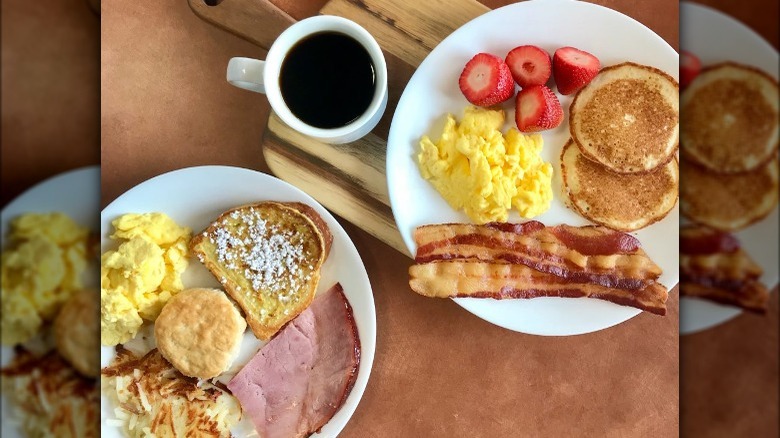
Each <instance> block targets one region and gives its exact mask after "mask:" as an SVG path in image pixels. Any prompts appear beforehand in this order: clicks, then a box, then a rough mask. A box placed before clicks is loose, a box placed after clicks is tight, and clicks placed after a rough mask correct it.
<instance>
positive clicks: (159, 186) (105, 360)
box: [100, 166, 376, 437]
mask: <svg viewBox="0 0 780 438" xmlns="http://www.w3.org/2000/svg"><path fill="white" fill-rule="evenodd" d="M263 200H274V201H297V202H303V203H306V204H308V205H310V206H311V207H313V208H314V209H315V210H316V211H317V213H319V214H320V216H322V218H323V219H324V220H325V222H326V223H327V224H328V227H330V230H331V232H332V233H333V245H332V247H331V250H330V255H329V256H328V259H327V260H326V261H325V264H324V265H323V266H322V277H321V279H320V283H319V288H318V290H317V291H318V293H319V292H324V291H326V290H328V289H329V288H330V287H331V286H333V284H335V283H336V282H340V283H341V285H342V287H343V288H344V294H345V295H346V297H347V299H348V300H349V303H350V305H352V311H353V314H354V317H355V323H356V324H357V328H358V335H359V336H360V344H361V354H360V367H359V369H358V375H357V380H356V382H355V386H354V387H353V388H352V392H351V393H350V394H349V397H348V398H347V400H346V401H345V403H344V405H343V406H342V407H341V409H339V411H338V412H336V415H334V416H333V418H332V419H331V420H330V421H329V422H328V423H327V424H325V426H323V427H322V430H321V431H320V433H317V434H314V435H312V436H314V437H333V436H336V435H337V434H338V433H339V432H340V431H341V429H342V428H343V427H344V425H346V424H347V421H349V419H350V417H351V416H352V413H353V412H354V411H355V408H356V407H357V405H358V402H359V401H360V398H361V397H362V395H363V391H364V390H365V388H366V384H367V382H368V377H369V374H370V372H371V365H372V363H373V361H374V349H375V347H376V313H375V310H374V295H373V292H372V291H371V284H370V283H369V281H368V274H367V273H366V269H365V267H364V266H363V261H362V260H361V259H360V255H359V254H358V252H357V249H355V245H354V244H353V243H352V241H351V240H350V238H349V236H348V235H347V233H346V232H345V231H344V229H343V228H342V227H341V225H340V224H339V223H338V222H337V221H336V219H334V218H333V216H332V215H331V214H330V213H329V212H328V211H327V210H325V208H323V207H322V206H321V205H320V204H319V203H317V201H315V200H314V199H313V198H311V197H310V196H309V195H307V194H305V193H304V192H302V191H301V190H299V189H297V188H295V187H293V186H292V185H290V184H288V183H286V182H284V181H281V180H279V179H277V178H274V177H272V176H269V175H266V174H264V173H260V172H257V171H254V170H249V169H242V168H237V167H227V166H202V167H190V168H186V169H180V170H176V171H173V172H169V173H166V174H163V175H160V176H157V177H155V178H152V179H150V180H148V181H145V182H143V183H141V184H139V185H137V186H136V187H134V188H132V189H131V190H129V191H127V192H125V193H124V194H123V195H122V196H120V197H119V198H117V199H116V200H115V201H114V202H112V203H111V204H110V205H108V206H107V207H106V208H105V209H104V210H103V212H102V213H101V215H100V220H101V253H104V252H105V251H107V250H109V249H114V248H116V247H117V242H115V241H113V240H111V239H110V238H109V236H110V235H111V233H112V232H113V227H112V226H111V221H112V220H114V219H116V218H117V217H119V216H121V215H123V214H125V213H146V212H163V213H165V214H167V215H168V216H170V217H171V218H173V220H175V221H176V223H178V224H179V225H182V226H187V227H190V228H192V230H193V233H199V232H200V231H202V230H203V229H205V228H206V227H207V226H208V225H209V224H210V223H211V222H212V221H213V220H214V219H216V218H217V216H219V214H220V213H222V212H223V211H226V210H229V209H230V208H232V207H236V206H239V205H243V204H248V203H251V202H257V201H263ZM182 280H183V282H184V287H185V288H189V287H201V286H202V287H217V288H219V287H221V286H220V284H219V283H218V282H217V281H216V279H214V277H213V276H212V275H211V273H209V271H208V270H207V269H206V268H205V267H204V266H203V265H202V264H200V263H199V262H198V260H197V259H194V258H191V259H190V264H189V266H188V267H187V270H186V271H185V272H184V275H183V277H182ZM262 345H263V343H262V342H260V341H258V340H257V339H255V337H254V335H252V334H251V332H250V331H247V333H246V334H245V335H244V342H243V343H242V346H241V353H240V354H239V357H238V359H237V360H236V361H235V363H234V364H233V367H232V368H231V369H230V370H229V371H228V372H227V373H226V375H224V376H222V378H220V380H222V381H224V382H226V381H227V380H229V377H230V376H231V375H232V374H235V373H236V372H238V370H239V369H240V368H241V367H242V366H243V365H244V364H245V363H246V362H248V361H249V359H251V358H252V357H253V356H254V354H255V353H256V352H257V350H258V349H259V348H260V347H261V346H262ZM114 356H115V350H114V348H113V347H105V346H104V347H102V351H101V365H102V366H103V367H105V366H107V365H108V364H109V363H110V361H111V359H112V358H113V357H114ZM113 412H114V410H113V407H112V406H110V402H109V401H108V397H106V396H105V394H103V397H102V409H101V425H102V436H104V437H119V436H122V435H123V434H122V433H121V429H119V428H117V427H116V426H111V425H108V424H106V419H107V418H113ZM253 430H254V428H253V427H252V425H251V420H250V417H249V416H248V415H244V416H243V419H242V421H241V424H239V426H238V427H237V428H236V429H235V430H234V432H236V433H235V435H236V436H246V434H241V433H239V431H240V432H246V431H253Z"/></svg>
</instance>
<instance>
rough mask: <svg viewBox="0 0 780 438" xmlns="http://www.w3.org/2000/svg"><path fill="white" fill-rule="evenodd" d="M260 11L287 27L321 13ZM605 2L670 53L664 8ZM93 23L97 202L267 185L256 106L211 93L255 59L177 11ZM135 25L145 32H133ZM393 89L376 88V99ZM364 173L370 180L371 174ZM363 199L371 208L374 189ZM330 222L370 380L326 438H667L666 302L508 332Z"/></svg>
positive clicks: (234, 41) (309, 9)
mask: <svg viewBox="0 0 780 438" xmlns="http://www.w3.org/2000/svg"><path fill="white" fill-rule="evenodd" d="M225 1H229V0H225ZM274 3H275V4H276V5H277V6H279V7H280V8H281V9H283V10H285V11H287V12H288V13H289V14H290V16H292V17H293V18H295V19H302V18H305V17H307V16H311V15H314V14H317V13H318V11H319V10H320V9H321V8H322V7H323V6H324V5H325V2H322V1H305V2H296V1H292V0H289V1H282V0H277V1H274ZM603 3H605V2H603ZM484 4H485V5H486V6H488V7H490V8H495V7H497V6H501V5H503V4H505V3H501V2H488V1H485V3H484ZM609 4H610V5H612V6H614V7H615V8H617V9H618V10H620V11H621V12H624V13H628V14H629V15H630V16H632V17H635V18H636V19H638V20H640V21H642V22H643V23H645V24H646V25H648V26H649V27H650V28H651V29H654V30H655V31H656V32H658V33H659V34H660V35H661V36H662V37H664V38H665V39H666V40H667V41H669V42H670V44H672V45H673V46H674V47H676V46H677V32H678V30H677V27H676V22H673V21H676V20H675V19H672V20H670V19H669V17H670V16H671V17H676V14H677V2H676V1H671V0H662V1H659V2H655V3H654V4H653V5H652V6H650V5H646V4H644V2H633V1H623V2H622V3H621V2H618V1H615V2H609ZM659 11H661V13H662V15H663V16H664V18H663V19H662V18H661V16H659ZM102 14H103V48H102V54H103V61H102V65H103V69H102V79H103V81H102V89H103V91H102V99H103V132H102V140H103V141H102V148H103V186H102V190H103V196H104V198H103V203H104V204H105V203H107V202H110V201H111V200H113V199H114V198H115V197H116V196H118V195H119V194H121V193H122V192H124V191H125V190H127V189H129V188H131V187H132V186H134V185H135V184H138V183H139V182H142V181H144V180H146V179H148V178H149V177H151V176H154V175H157V174H160V173H163V172H165V171H168V170H172V169H176V168H181V167H186V166H193V165H199V164H231V165H238V166H242V167H249V168H252V169H257V170H260V171H264V172H269V167H268V165H267V163H266V162H265V159H264V157H263V154H262V152H261V150H262V148H261V144H262V141H263V137H264V135H265V134H266V133H268V132H270V131H269V130H268V129H267V126H266V123H267V121H268V120H269V114H270V111H269V108H268V103H267V100H266V98H265V97H264V96H262V95H259V94H255V93H250V92H246V91H242V90H239V89H236V88H235V87H232V86H230V85H229V84H227V83H226V82H225V80H224V74H225V66H226V65H227V62H228V60H229V59H230V57H233V56H251V57H255V58H258V59H262V57H263V56H264V51H263V50H262V49H260V48H258V47H257V46H255V45H253V44H250V43H248V42H246V41H244V40H242V39H240V38H237V37H235V36H233V35H230V34H228V33H226V32H223V31H222V30H220V29H218V28H216V27H214V26H211V25H210V24H208V23H205V22H203V21H202V20H200V19H199V18H198V17H197V16H196V15H195V14H193V13H192V11H191V10H190V8H189V6H188V5H187V4H186V3H184V2H151V3H143V4H141V3H137V2H118V1H112V2H104V3H103V12H102ZM148 28H154V29H155V34H154V35H152V34H145V33H143V32H141V29H148ZM129 35H134V36H135V37H134V38H132V39H131V38H129V37H128V36H129ZM388 63H389V64H393V63H396V64H395V67H393V66H390V65H389V66H388V70H389V71H394V72H396V73H395V74H398V75H399V78H401V79H400V81H402V82H403V83H405V81H406V80H408V78H409V77H410V76H411V74H412V72H413V68H412V67H410V66H408V64H407V63H405V62H404V61H402V60H401V59H399V58H398V57H393V56H392V55H390V54H388ZM403 66H406V67H403ZM120 78H121V79H120ZM400 90H402V87H396V89H395V90H391V91H390V100H391V101H392V100H393V99H394V98H395V100H396V101H397V99H398V96H399V95H400ZM394 93H395V96H394ZM391 112H392V111H391V110H390V111H388V113H391ZM270 123H271V125H273V123H274V119H273V118H272V119H271V121H270ZM388 127H389V120H388V117H386V118H385V120H383V121H382V123H381V124H380V125H379V126H378V128H377V129H376V130H375V131H374V134H376V137H377V138H384V136H386V135H387V129H388ZM267 138H270V139H273V137H272V136H268V137H267ZM369 140H371V139H370V138H369ZM369 144H371V142H369ZM376 146H377V145H376V144H373V145H372V146H368V147H369V148H370V147H376ZM342 158H344V156H343V155H338V154H336V155H333V156H332V157H331V158H329V159H330V160H331V162H334V160H339V159H342ZM324 161H326V162H327V160H324ZM354 162H355V161H354V160H353V161H352V163H353V164H354ZM370 167H373V169H374V171H375V172H378V171H379V170H380V169H381V167H382V166H380V165H378V164H377V162H373V164H372V166H370ZM310 175H313V173H308V174H307V177H308V176H310ZM320 182H322V181H320ZM326 187H327V186H326ZM365 188H366V189H367V190H369V191H371V192H372V193H374V194H376V195H377V197H378V198H380V199H381V197H382V189H381V185H376V184H374V185H372V184H366V185H365ZM323 190H325V189H323ZM348 199H349V198H348V197H345V202H349V201H348ZM378 202H381V201H378ZM340 222H341V223H342V224H343V225H344V228H345V229H346V230H347V232H348V234H349V235H350V237H351V238H352V240H353V242H354V243H355V245H356V246H357V248H358V251H359V252H360V255H361V257H362V259H363V261H364V263H365V265H366V269H367V271H368V274H369V277H370V279H371V284H372V288H373V293H374V299H375V302H376V311H377V326H378V335H377V349H376V357H375V362H374V366H373V369H372V372H371V379H370V380H369V384H368V387H367V389H366V392H365V393H364V395H363V398H362V400H361V402H360V404H359V406H358V408H357V410H356V412H355V414H354V416H353V417H352V419H351V420H350V422H349V423H348V424H347V426H346V428H345V429H344V431H343V432H342V435H341V436H344V437H367V436H368V437H397V436H426V437H427V436H431V437H439V436H473V437H481V436H484V437H504V436H507V437H508V436H532V437H536V436H551V437H552V436H611V437H644V436H653V437H655V436H660V437H673V436H676V435H677V433H678V426H679V421H678V418H677V412H678V391H677V388H678V383H679V382H678V365H677V363H678V332H677V318H678V300H677V293H676V291H673V292H672V295H671V298H670V300H669V314H668V315H667V316H666V317H657V316H654V315H646V314H643V315H639V316H637V317H636V318H633V319H631V320H630V321H628V322H626V323H624V324H620V325H619V326H617V327H614V328H611V329H608V330H603V331H601V332H598V333H593V334H588V335H582V336H574V337H566V338H547V337H538V336H530V335H524V334H520V333H514V332H511V331H508V330H505V329H501V328H499V327H496V326H494V325H492V324H489V323H487V322H485V321H482V320H480V319H479V318H477V317H475V316H473V315H471V314H469V313H468V312H466V311H464V310H463V309H461V308H460V307H459V306H458V305H457V304H455V303H454V302H452V301H449V300H431V299H425V298H423V297H420V296H417V295H416V294H414V293H413V292H411V291H410V290H409V286H408V273H407V270H408V267H409V264H410V260H409V258H408V257H407V256H406V255H404V254H402V253H400V252H398V251H397V250H396V249H394V248H393V247H391V246H389V245H386V244H384V243H382V242H381V241H380V240H378V239H377V238H375V237H373V236H371V235H370V234H369V233H367V232H365V231H363V230H361V229H360V228H358V227H356V226H354V225H352V224H350V223H349V222H348V221H344V220H340Z"/></svg>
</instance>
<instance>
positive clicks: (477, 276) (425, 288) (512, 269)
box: [409, 259, 668, 315]
mask: <svg viewBox="0 0 780 438" xmlns="http://www.w3.org/2000/svg"><path fill="white" fill-rule="evenodd" d="M409 277H410V280H409V285H410V286H411V288H412V290H413V291H415V292H416V293H418V294H420V295H423V296H427V297H434V298H456V297H471V298H495V299H506V298H536V297H566V298H577V297H591V298H598V299H602V300H606V301H610V302H613V303H616V304H620V305H624V306H632V307H636V308H638V309H641V310H645V311H648V312H651V313H655V314H657V315H665V314H666V299H667V297H668V293H667V291H666V289H665V288H664V287H663V286H662V285H660V284H658V283H651V284H649V285H647V286H645V287H644V288H642V289H639V290H634V291H627V290H622V289H614V288H609V287H604V286H601V285H598V284H593V283H587V282H585V283H583V282H578V281H575V280H570V279H565V278H562V277H559V276H556V275H552V274H548V273H545V272H540V271H538V270H535V269H533V268H530V267H528V266H525V265H520V264H511V263H491V262H485V261H480V260H474V259H469V260H463V259H459V260H448V261H436V262H428V263H422V264H416V265H412V266H411V267H410V268H409Z"/></svg>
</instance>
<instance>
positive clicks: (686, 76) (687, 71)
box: [680, 50, 701, 90]
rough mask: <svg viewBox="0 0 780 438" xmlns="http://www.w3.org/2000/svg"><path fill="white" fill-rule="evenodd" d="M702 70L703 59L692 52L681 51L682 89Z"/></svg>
mask: <svg viewBox="0 0 780 438" xmlns="http://www.w3.org/2000/svg"><path fill="white" fill-rule="evenodd" d="M700 71H701V60H700V59H699V57H698V56H696V55H694V54H693V53H691V52H688V51H686V50H683V51H682V52H681V53H680V89H681V90H684V89H685V88H686V87H687V86H688V84H690V83H691V82H692V81H693V79H694V78H695V77H696V76H698V75H699V72H700Z"/></svg>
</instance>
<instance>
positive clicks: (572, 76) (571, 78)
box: [553, 47, 601, 95]
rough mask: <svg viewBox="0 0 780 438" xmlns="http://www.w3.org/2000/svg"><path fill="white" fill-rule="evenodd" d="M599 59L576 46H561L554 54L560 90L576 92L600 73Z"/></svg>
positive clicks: (556, 79) (556, 83)
mask: <svg viewBox="0 0 780 438" xmlns="http://www.w3.org/2000/svg"><path fill="white" fill-rule="evenodd" d="M600 69H601V63H600V62H599V59H598V58H596V57H595V56H593V55H591V54H590V53H588V52H585V51H582V50H580V49H575V48H574V47H561V48H560V49H558V50H556V51H555V54H554V55H553V76H554V77H555V85H557V86H558V92H559V93H561V94H563V95H569V94H574V93H576V92H577V91H579V90H580V88H582V87H584V86H586V85H588V84H589V83H590V81H592V80H593V78H595V77H596V75H597V74H599V70H600Z"/></svg>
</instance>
